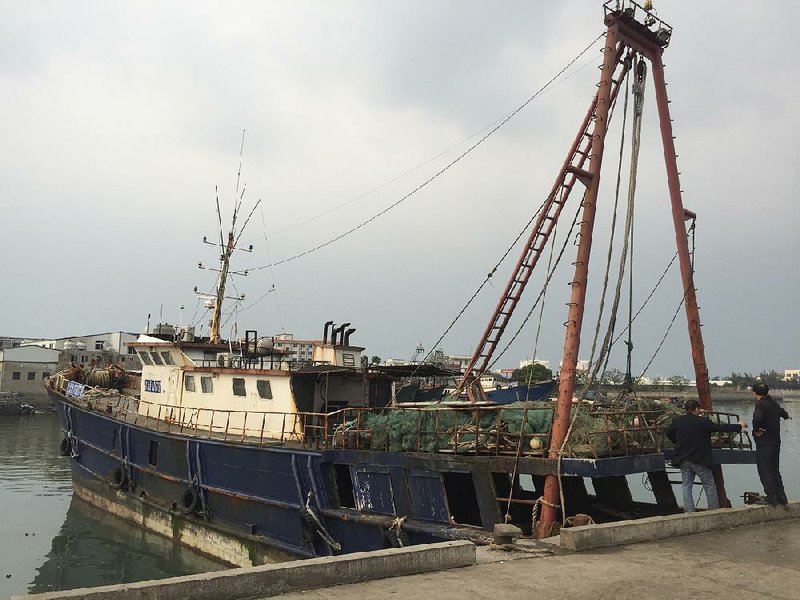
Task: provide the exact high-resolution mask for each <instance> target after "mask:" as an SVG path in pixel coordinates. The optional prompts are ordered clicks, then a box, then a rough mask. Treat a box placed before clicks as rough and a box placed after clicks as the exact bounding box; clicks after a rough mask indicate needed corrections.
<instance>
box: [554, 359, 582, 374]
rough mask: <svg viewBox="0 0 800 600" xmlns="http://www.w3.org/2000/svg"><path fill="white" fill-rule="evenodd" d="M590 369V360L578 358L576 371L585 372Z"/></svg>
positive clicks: (559, 366) (559, 364) (559, 365)
mask: <svg viewBox="0 0 800 600" xmlns="http://www.w3.org/2000/svg"><path fill="white" fill-rule="evenodd" d="M558 368H559V369H560V368H561V363H560V362H559V363H558ZM588 370H589V361H588V360H578V362H577V363H576V364H575V371H576V372H578V373H585V372H586V371H588Z"/></svg>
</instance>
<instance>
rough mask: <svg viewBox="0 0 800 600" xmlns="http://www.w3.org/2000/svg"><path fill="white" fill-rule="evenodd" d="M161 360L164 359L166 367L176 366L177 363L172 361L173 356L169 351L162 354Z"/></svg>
mask: <svg viewBox="0 0 800 600" xmlns="http://www.w3.org/2000/svg"><path fill="white" fill-rule="evenodd" d="M161 358H163V359H164V364H165V365H174V364H175V361H174V360H172V354H171V353H170V352H169V351H164V352H162V353H161Z"/></svg>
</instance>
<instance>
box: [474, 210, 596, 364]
mask: <svg viewBox="0 0 800 600" xmlns="http://www.w3.org/2000/svg"><path fill="white" fill-rule="evenodd" d="M581 208H583V202H581V203H580V204H579V205H578V210H577V211H575V216H574V217H573V219H572V224H571V225H570V227H569V231H567V235H566V236H565V237H564V243H563V244H562V245H561V250H559V252H558V257H557V258H556V262H555V264H554V265H553V267H552V269H550V271H549V272H548V273H547V277H546V278H545V281H544V284H543V286H542V289H541V290H540V291H539V295H538V296H537V297H536V300H535V301H534V302H533V306H531V308H530V310H529V311H528V314H527V315H525V318H524V319H523V320H522V323H521V324H520V326H519V327H518V328H517V330H516V331H515V332H514V335H513V336H512V337H511V339H510V340H509V341H508V343H507V344H506V345H505V347H504V348H503V349H502V350H501V351H500V353H499V354H498V355H497V356H496V357H495V359H494V360H493V361H492V362H491V364H490V365H489V366H488V367H487V369H489V370H491V369H492V367H494V366H495V365H496V364H497V363H498V361H499V360H500V359H501V358H502V357H503V355H504V354H505V353H506V352H507V351H508V349H509V348H510V347H511V344H513V343H514V341H515V340H516V339H517V337H518V336H519V334H520V333H521V332H522V329H523V327H525V325H526V324H527V323H528V320H529V319H530V318H531V315H532V314H533V311H534V310H536V307H537V306H538V304H539V300H541V299H542V296H544V293H545V291H546V290H547V286H548V284H549V283H550V280H551V279H552V278H553V275H554V274H555V272H556V268H557V267H558V265H559V263H560V262H561V258H562V257H563V256H564V251H565V250H566V249H567V246H568V245H569V240H570V239H571V238H572V232H573V231H574V230H575V225H576V224H577V223H578V216H579V215H580V214H581Z"/></svg>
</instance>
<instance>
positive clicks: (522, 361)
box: [519, 358, 550, 369]
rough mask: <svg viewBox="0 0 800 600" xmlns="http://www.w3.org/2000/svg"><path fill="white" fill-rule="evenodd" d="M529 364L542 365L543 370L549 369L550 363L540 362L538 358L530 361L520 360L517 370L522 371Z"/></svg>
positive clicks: (547, 361)
mask: <svg viewBox="0 0 800 600" xmlns="http://www.w3.org/2000/svg"><path fill="white" fill-rule="evenodd" d="M530 364H537V365H542V366H543V367H544V368H545V369H549V368H550V361H549V360H542V359H540V358H537V359H536V360H530V359H528V360H521V361H519V368H520V369H524V368H525V367H527V366H528V365H530Z"/></svg>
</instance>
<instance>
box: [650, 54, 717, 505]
mask: <svg viewBox="0 0 800 600" xmlns="http://www.w3.org/2000/svg"><path fill="white" fill-rule="evenodd" d="M650 59H651V62H652V64H653V83H654V84H655V88H656V105H657V106H658V119H659V121H660V124H661V142H662V144H663V146H664V162H665V164H666V167H667V185H668V187H669V198H670V201H671V203H672V222H673V224H674V226H675V242H676V243H677V247H678V259H679V260H680V267H681V279H682V280H683V290H684V307H685V309H686V320H687V322H688V325H689V342H690V343H691V347H692V361H693V362H694V373H695V379H696V381H697V395H698V397H699V400H700V407H701V408H702V409H703V410H711V384H710V383H709V381H708V365H707V364H706V356H705V346H704V345H703V333H702V332H701V331H700V326H701V325H700V309H699V307H698V306H697V295H696V291H695V288H694V274H693V272H692V261H691V256H690V255H689V241H688V240H687V238H686V225H685V222H686V219H685V212H684V208H683V200H682V198H681V184H680V176H679V174H678V162H677V161H676V160H675V159H676V157H677V154H675V140H674V137H673V135H672V120H671V119H670V116H669V100H668V99H667V84H666V82H665V81H664V64H663V62H662V61H661V54H660V53H654V54H653V55H652V56H651V57H650ZM713 471H714V481H715V482H716V484H717V495H718V496H719V503H720V506H729V504H730V502H729V501H728V495H727V493H726V492H725V481H724V478H723V475H722V467H720V466H719V465H715V466H714V467H713Z"/></svg>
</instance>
